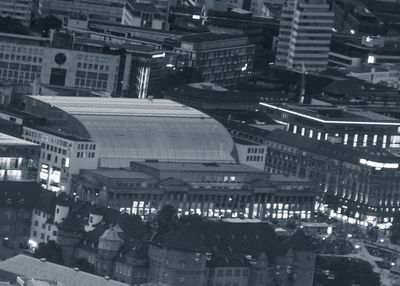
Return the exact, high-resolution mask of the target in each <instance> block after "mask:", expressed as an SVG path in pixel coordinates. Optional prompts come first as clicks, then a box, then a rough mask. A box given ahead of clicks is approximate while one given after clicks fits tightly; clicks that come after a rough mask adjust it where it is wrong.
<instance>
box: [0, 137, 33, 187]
mask: <svg viewBox="0 0 400 286" xmlns="http://www.w3.org/2000/svg"><path fill="white" fill-rule="evenodd" d="M39 154H40V146H39V145H38V144H35V143H31V142H28V141H25V140H22V139H19V138H16V137H12V136H9V135H6V134H3V133H0V181H35V177H36V176H37V172H38V162H39Z"/></svg>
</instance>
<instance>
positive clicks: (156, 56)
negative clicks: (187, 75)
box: [151, 53, 165, 59]
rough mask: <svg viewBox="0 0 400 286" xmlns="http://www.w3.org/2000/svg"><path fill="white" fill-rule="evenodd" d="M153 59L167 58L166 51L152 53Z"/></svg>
mask: <svg viewBox="0 0 400 286" xmlns="http://www.w3.org/2000/svg"><path fill="white" fill-rule="evenodd" d="M151 57H152V58H153V59H156V58H165V53H162V54H155V55H152V56H151Z"/></svg>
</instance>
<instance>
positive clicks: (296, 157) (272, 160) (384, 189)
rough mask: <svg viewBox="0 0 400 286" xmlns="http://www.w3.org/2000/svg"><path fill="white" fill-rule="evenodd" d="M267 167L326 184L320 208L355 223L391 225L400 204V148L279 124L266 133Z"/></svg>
mask: <svg viewBox="0 0 400 286" xmlns="http://www.w3.org/2000/svg"><path fill="white" fill-rule="evenodd" d="M265 144H266V145H267V155H266V162H265V166H266V170H267V171H268V172H270V173H279V174H288V175H293V176H298V177H301V178H307V179H310V180H311V181H313V182H314V183H315V184H316V185H318V187H319V188H320V194H319V195H318V196H319V198H320V199H321V200H319V199H317V201H319V202H318V206H317V208H318V209H319V210H321V211H325V212H327V214H328V215H330V216H331V217H336V218H339V219H343V220H345V221H346V222H349V223H351V224H356V223H357V224H361V225H364V226H379V227H380V228H389V227H390V223H391V222H392V221H393V216H394V214H395V213H396V212H398V210H399V207H400V201H399V199H400V194H399V191H398V190H399V181H398V175H399V162H400V159H399V154H398V153H397V152H389V151H387V150H380V151H374V150H369V151H367V150H365V149H364V150H363V149H362V150H356V149H354V148H351V147H350V146H344V145H342V144H334V143H331V142H327V141H324V140H320V141H319V140H317V139H316V138H312V139H311V138H308V137H305V136H301V135H299V134H293V133H290V132H286V131H283V130H275V131H273V132H271V133H270V135H269V136H267V137H266V138H265Z"/></svg>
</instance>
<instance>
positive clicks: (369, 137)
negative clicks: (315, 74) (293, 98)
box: [260, 103, 400, 149]
mask: <svg viewBox="0 0 400 286" xmlns="http://www.w3.org/2000/svg"><path fill="white" fill-rule="evenodd" d="M260 106H261V108H262V109H263V110H264V111H265V112H266V113H268V114H269V115H270V116H271V117H272V118H273V119H274V120H275V121H276V122H278V123H280V124H282V125H284V126H285V129H286V131H288V132H291V133H294V134H300V135H301V136H304V137H308V138H314V139H317V140H325V141H330V142H334V143H340V144H343V145H348V146H352V147H354V148H366V147H373V148H377V149H385V148H399V147H400V145H399V140H400V137H399V127H400V121H398V120H397V119H395V118H392V117H389V116H385V115H382V114H378V113H375V112H372V111H364V110H362V109H360V108H350V107H348V108H346V107H340V106H334V105H294V104H292V105H284V104H269V103H260Z"/></svg>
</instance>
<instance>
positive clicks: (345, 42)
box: [329, 33, 400, 67]
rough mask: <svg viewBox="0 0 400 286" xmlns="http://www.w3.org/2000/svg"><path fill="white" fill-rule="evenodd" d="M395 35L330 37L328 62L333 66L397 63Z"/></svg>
mask: <svg viewBox="0 0 400 286" xmlns="http://www.w3.org/2000/svg"><path fill="white" fill-rule="evenodd" d="M398 47H399V39H398V38H397V37H389V36H386V37H382V36H362V37H356V38H352V37H349V36H339V35H338V34H337V33H335V35H334V37H333V38H332V45H331V51H330V52H329V64H330V65H334V66H339V67H340V66H343V67H347V66H361V65H363V64H378V65H379V64H399V63H400V56H399V53H398Z"/></svg>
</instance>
